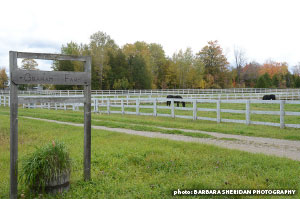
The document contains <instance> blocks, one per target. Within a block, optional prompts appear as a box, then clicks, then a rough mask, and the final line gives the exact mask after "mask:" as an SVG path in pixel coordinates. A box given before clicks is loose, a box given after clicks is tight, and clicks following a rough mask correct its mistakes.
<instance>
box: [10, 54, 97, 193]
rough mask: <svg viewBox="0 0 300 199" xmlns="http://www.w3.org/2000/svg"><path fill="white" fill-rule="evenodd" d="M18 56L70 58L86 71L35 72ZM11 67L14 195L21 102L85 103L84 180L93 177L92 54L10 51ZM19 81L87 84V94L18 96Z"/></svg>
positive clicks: (11, 132) (16, 190) (12, 186)
mask: <svg viewBox="0 0 300 199" xmlns="http://www.w3.org/2000/svg"><path fill="white" fill-rule="evenodd" d="M18 58H29V59H46V60H70V61H82V62H84V72H66V71H33V70H20V69H18V66H17V59H18ZM9 69H10V75H11V76H10V192H9V193H10V198H11V199H15V198H17V197H18V104H19V103H32V102H38V103H45V102H52V103H60V102H70V103H72V102H81V103H84V137H83V140H84V141H83V142H84V157H83V164H84V165H83V167H84V170H83V176H84V180H90V178H91V57H89V56H73V55H60V54H47V53H28V52H15V51H10V52H9ZM19 84H54V85H84V97H79V98H77V99H75V98H70V97H68V98H58V97H53V98H51V99H46V98H42V97H35V98H34V97H30V98H24V97H20V99H18V85H19Z"/></svg>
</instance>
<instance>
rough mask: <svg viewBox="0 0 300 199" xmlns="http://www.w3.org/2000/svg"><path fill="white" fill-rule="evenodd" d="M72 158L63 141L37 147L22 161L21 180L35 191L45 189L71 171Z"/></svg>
mask: <svg viewBox="0 0 300 199" xmlns="http://www.w3.org/2000/svg"><path fill="white" fill-rule="evenodd" d="M70 167H71V160H70V157H69V153H68V151H67V149H66V147H65V145H64V143H62V142H54V141H53V142H52V144H51V143H50V144H48V145H46V146H42V147H40V148H38V147H37V148H36V151H35V152H34V153H32V154H30V155H28V156H26V157H25V158H24V160H23V162H22V169H21V175H20V180H21V181H22V182H24V184H25V185H26V186H28V188H29V189H31V190H33V191H41V190H42V191H44V190H45V186H46V185H47V184H48V183H49V182H50V181H51V180H53V179H57V178H58V177H59V176H60V175H62V174H64V173H70Z"/></svg>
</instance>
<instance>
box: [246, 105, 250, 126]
mask: <svg viewBox="0 0 300 199" xmlns="http://www.w3.org/2000/svg"><path fill="white" fill-rule="evenodd" d="M246 124H247V125H249V124H250V100H247V101H246Z"/></svg>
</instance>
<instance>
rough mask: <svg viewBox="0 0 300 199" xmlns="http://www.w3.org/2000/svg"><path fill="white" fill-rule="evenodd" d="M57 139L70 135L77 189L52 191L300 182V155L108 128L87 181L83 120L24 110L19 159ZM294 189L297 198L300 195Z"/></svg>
mask: <svg viewBox="0 0 300 199" xmlns="http://www.w3.org/2000/svg"><path fill="white" fill-rule="evenodd" d="M8 113H9V112H8V109H7V108H1V109H0V176H1V178H0V179H1V181H0V198H8V193H9V117H8ZM19 115H23V116H25V115H27V116H32V117H41V118H48V119H56V120H61V121H71V122H78V123H79V122H80V123H81V122H83V114H82V113H79V112H71V111H48V110H22V109H20V110H19ZM92 117H93V119H95V120H96V119H98V120H100V121H93V124H94V125H96V124H99V125H100V124H106V125H108V126H109V125H112V126H115V127H117V126H119V127H120V126H121V127H123V126H125V127H126V128H133V125H136V126H138V127H136V128H142V127H143V126H144V125H149V126H150V127H151V128H153V129H154V130H157V129H155V126H156V125H158V126H172V127H174V125H175V126H176V124H177V127H182V128H183V127H184V128H191V129H198V128H200V127H202V126H204V124H205V123H206V122H204V121H196V122H195V121H188V120H183V119H172V118H155V117H147V120H146V117H138V116H126V117H124V116H120V115H93V116H92ZM172 120H173V122H172ZM126 125H128V126H126ZM221 125H225V126H221ZM236 125H237V124H220V125H219V124H218V125H217V124H216V123H213V122H211V123H210V122H208V123H207V125H206V126H205V128H210V127H211V128H212V127H213V126H216V127H215V128H216V129H215V130H219V129H223V130H225V129H227V130H228V128H231V129H236V130H237V129H239V128H240V127H234V126H236ZM230 126H231V127H230ZM243 126H245V125H243ZM144 128H147V127H145V126H144ZM251 128H253V129H252V130H248V131H246V128H245V129H244V130H245V131H246V132H247V133H248V134H249V133H251V131H254V128H256V129H257V128H259V126H252V125H251V126H250V129H251ZM266 128H267V129H268V128H269V130H268V131H267V132H269V133H271V132H273V131H274V129H278V131H277V133H279V134H280V132H281V131H282V133H281V136H283V135H282V134H284V131H285V133H286V134H290V135H292V134H293V133H296V132H293V131H290V129H285V130H281V129H279V128H275V127H263V128H262V129H266ZM247 129H249V127H247ZM264 132H265V131H264ZM228 133H229V132H228ZM247 133H245V134H247ZM273 133H274V132H273ZM275 133H276V132H275ZM255 135H257V134H255ZM52 140H60V141H63V142H65V144H66V145H67V147H68V149H69V151H70V156H71V158H72V160H73V162H72V163H73V164H72V165H73V167H72V173H71V189H70V191H69V192H68V193H65V194H64V195H60V196H53V198H173V196H172V190H175V189H297V190H298V189H299V187H300V180H299V179H300V162H297V161H292V160H289V159H286V158H277V157H272V156H265V155H260V154H250V153H246V152H240V151H237V150H229V149H224V148H219V147H216V146H211V145H204V144H195V143H183V142H177V141H169V140H163V139H151V138H144V137H139V136H131V135H125V134H120V133H113V132H108V131H101V130H92V181H90V182H84V181H83V159H82V156H83V128H82V127H73V126H66V125H61V124H55V123H47V122H43V121H36V120H31V119H26V118H24V117H19V160H20V161H22V159H23V158H24V156H25V155H26V154H28V153H31V152H33V150H34V149H35V146H41V145H43V144H45V143H49V142H51V141H52ZM19 167H21V163H20V164H19ZM23 190H24V194H25V196H26V197H27V198H30V197H32V196H31V195H30V193H29V192H28V191H27V190H26V189H25V188H24V185H22V184H20V185H19V193H22V192H23ZM44 197H45V198H49V197H50V196H47V195H46V196H44ZM271 197H272V198H273V197H274V198H276V197H275V196H271ZM291 197H293V198H298V195H296V196H291ZM192 198H194V197H192ZM201 198H203V197H201ZM206 198H211V196H206ZM216 198H225V197H224V196H219V197H216ZM228 198H232V196H230V197H229V196H228ZM235 198H245V196H235ZM249 198H253V196H251V197H249ZM260 198H261V197H260ZM268 198H270V197H268ZM279 198H282V197H279Z"/></svg>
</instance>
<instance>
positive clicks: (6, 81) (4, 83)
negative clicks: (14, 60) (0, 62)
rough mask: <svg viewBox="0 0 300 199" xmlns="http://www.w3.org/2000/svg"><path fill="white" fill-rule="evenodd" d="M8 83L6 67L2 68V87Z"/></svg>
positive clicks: (0, 86) (0, 76)
mask: <svg viewBox="0 0 300 199" xmlns="http://www.w3.org/2000/svg"><path fill="white" fill-rule="evenodd" d="M7 84H8V77H7V74H6V72H5V68H1V69H0V89H4V88H5V87H6V86H7Z"/></svg>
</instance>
